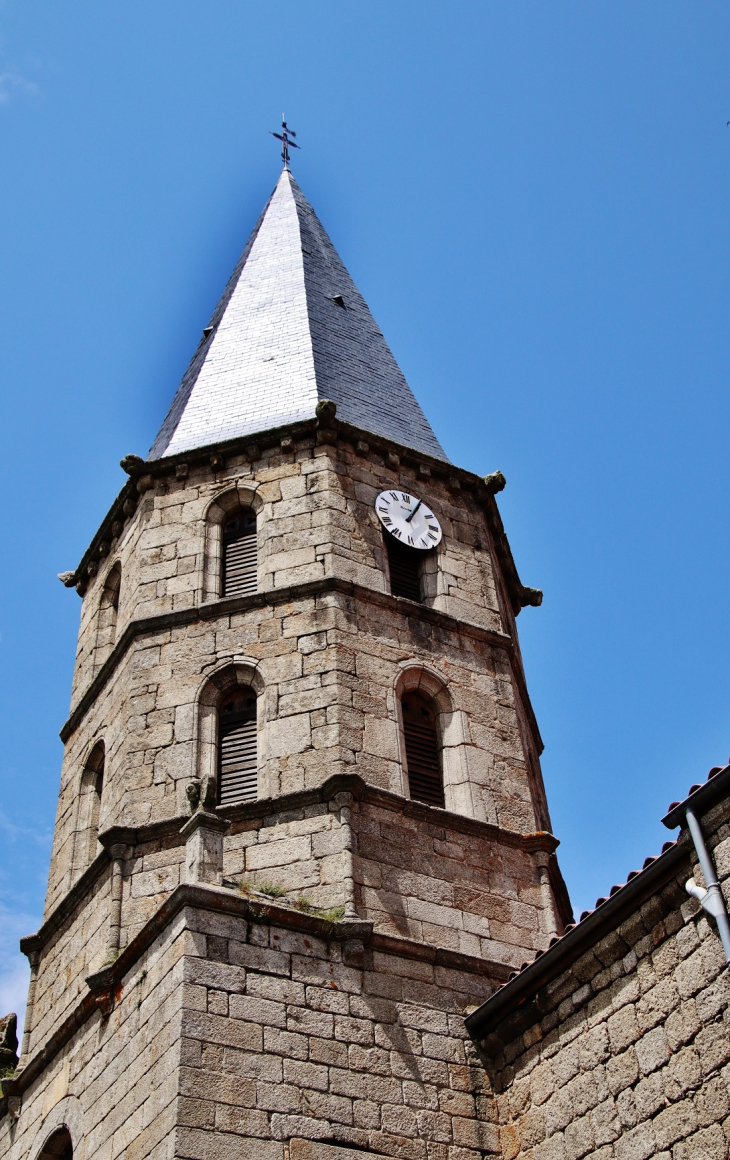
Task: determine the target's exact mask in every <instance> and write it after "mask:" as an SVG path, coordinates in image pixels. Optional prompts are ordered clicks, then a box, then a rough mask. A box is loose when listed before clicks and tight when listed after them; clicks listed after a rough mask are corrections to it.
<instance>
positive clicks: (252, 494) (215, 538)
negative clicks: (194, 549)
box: [203, 482, 264, 600]
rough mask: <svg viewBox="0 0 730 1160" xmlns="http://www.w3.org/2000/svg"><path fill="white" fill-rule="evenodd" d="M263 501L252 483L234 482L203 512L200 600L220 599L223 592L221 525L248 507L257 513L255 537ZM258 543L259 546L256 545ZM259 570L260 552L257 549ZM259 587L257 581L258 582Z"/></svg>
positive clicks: (258, 530)
mask: <svg viewBox="0 0 730 1160" xmlns="http://www.w3.org/2000/svg"><path fill="white" fill-rule="evenodd" d="M263 506H264V505H263V500H262V499H261V496H260V494H259V492H258V488H257V485H256V484H254V483H251V484H248V483H242V482H241V483H236V484H234V485H233V486H232V487H229V488H227V489H226V490H225V491H222V492H220V493H219V494H218V495H217V496H215V497H214V498H213V499H212V500H211V502H210V503H209V504H208V507H207V508H206V511H205V554H204V564H203V600H220V598H221V593H222V583H221V568H222V562H223V525H224V524H225V522H226V520H227V519H229V518H230V517H231V516H232V515H233V514H234V513H235V512H236V511H237V510H239V509H246V508H249V509H250V510H251V511H252V512H253V513H254V514H255V516H256V526H257V538H258V539H260V536H261V519H260V513H261V510H262V508H263ZM259 546H260V545H259ZM258 555H259V569H260V566H261V552H260V551H259V553H258ZM258 586H259V587H260V586H261V585H260V582H259V585H258Z"/></svg>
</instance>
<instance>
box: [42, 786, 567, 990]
mask: <svg viewBox="0 0 730 1160" xmlns="http://www.w3.org/2000/svg"><path fill="white" fill-rule="evenodd" d="M340 793H351V794H352V795H353V797H354V798H355V799H356V800H358V801H366V802H368V803H369V804H371V805H375V806H379V807H380V808H381V809H387V810H391V811H392V812H394V813H403V814H405V815H406V816H408V817H413V818H417V819H418V820H419V821H422V822H426V823H428V824H430V825H435V826H440V827H443V828H444V829H447V830H451V831H452V832H456V833H460V834H470V835H473V836H475V837H480V838H485V839H487V840H491V841H493V842H495V843H499V844H500V845H504V846H509V847H511V848H512V849H522V850H524V851H525V853H527V854H533V853H536V852H537V851H545V852H546V853H548V854H552V853H553V852H554V851H555V850H556V849H557V847H558V846H559V845H560V843H559V841H558V839H557V838H556V837H555V836H554V835H553V834H550V833H547V832H546V831H545V832H539V833H536V834H520V833H518V832H517V831H516V830H504V829H500V827H499V826H496V825H494V824H493V823H491V822H480V821H477V819H476V818H467V817H464V816H463V815H462V814H452V813H450V812H449V811H448V810H441V809H438V808H437V807H436V806H428V805H425V804H424V803H423V802H414V801H411V799H410V798H404V797H401V796H400V795H399V794H396V793H392V792H391V791H390V790H385V789H379V788H377V787H376V786H372V785H368V784H367V782H365V781H364V780H363V779H362V778H361V777H360V775H359V774H357V773H338V774H335V775H334V777H329V778H327V781H325V782H323V783H322V785H320V786H315V787H314V788H313V789H305V790H297V791H296V792H295V793H290V794H284V795H283V796H282V797H277V798H261V799H260V800H259V801H255V802H243V803H242V804H241V805H236V806H221V807H219V808H218V811H217V812H218V814H219V815H220V817H221V818H223V819H224V820H225V821H227V822H230V823H231V825H232V831H231V832H232V833H235V832H236V830H235V825H236V823H237V822H245V821H249V820H250V819H252V818H263V817H270V816H271V815H272V814H274V813H288V812H289V811H291V810H296V809H304V808H306V807H307V806H310V805H316V804H318V803H321V802H325V801H331V800H332V799H333V798H334V797H336V796H337V794H340ZM189 820H190V815H189V814H178V815H175V816H174V817H171V818H164V819H163V820H161V821H159V822H145V823H144V824H143V825H141V826H112V827H111V828H110V829H108V830H105V831H104V832H103V833H101V834H100V835H99V841H100V842H101V844H102V846H104V850H103V851H102V852H101V853H100V854H98V855H97V856H96V858H95V859H94V861H93V862H92V863H91V865H90V866H89V867H88V868H87V869H86V870H85V871H84V873H83V874H82V875H81V877H80V878H79V879H78V881H77V882H75V883H74V885H73V886H72V887H71V889H70V890H69V892H68V894H66V895H65V896H64V897H63V898H62V899H61V901H60V902H59V903H58V904H57V906H56V907H55V908H54V909H53V910H52V911H51V913H50V914H49V915H48V917H47V918H46V919H45V921H44V922H43V923H42V924H41V926H40V927H39V928H38V930H37V931H36V932H35V934H30V935H26V936H25V937H24V938H22V939H21V940H20V949H21V951H22V952H23V954H25V955H27V954H29V953H31V952H32V951H38V950H42V949H43V947H44V946H45V944H46V943H47V942H48V940H49V938H51V937H52V936H53V935H54V934H55V933H56V932H57V931H58V930H60V929H61V927H62V926H63V924H64V923H65V922H67V921H68V919H69V918H71V916H72V914H73V911H74V909H75V907H76V906H77V905H78V903H79V902H80V901H81V899H82V898H83V897H84V896H85V895H86V894H87V893H88V891H89V890H90V889H91V887H92V886H93V885H94V883H95V882H96V880H97V879H98V878H99V877H100V876H101V874H102V873H103V872H104V870H105V869H106V867H107V866H108V864H109V854H108V850H109V847H110V846H113V845H116V844H123V845H127V846H133V847H135V846H139V845H141V844H142V843H144V842H150V841H154V840H155V839H159V838H174V839H175V844H176V845H179V846H183V845H184V844H185V843H184V840H183V838H182V837H181V835H180V828H181V827H182V826H183V825H184V824H185V823H186V822H187V821H189ZM378 937H380V936H378ZM382 937H386V936H385V935H383V936H382ZM387 937H390V936H387ZM402 941H403V943H404V945H405V944H406V943H410V940H407V939H406V940H402ZM423 945H426V944H420V943H413V946H423ZM444 953H447V952H444ZM448 953H449V954H451V953H452V952H448ZM453 953H454V954H455V953H456V952H453ZM467 957H469V956H467ZM475 961H477V962H481V961H482V960H480V959H477V960H475ZM511 969H512V968H508V969H507V970H508V971H509V970H511ZM505 978H506V975H505Z"/></svg>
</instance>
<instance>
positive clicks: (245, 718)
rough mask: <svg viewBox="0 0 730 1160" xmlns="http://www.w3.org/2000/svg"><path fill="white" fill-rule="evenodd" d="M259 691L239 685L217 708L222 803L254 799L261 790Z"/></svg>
mask: <svg viewBox="0 0 730 1160" xmlns="http://www.w3.org/2000/svg"><path fill="white" fill-rule="evenodd" d="M257 767H258V754H257V743H256V694H255V692H254V690H253V689H250V688H247V687H246V686H245V685H244V686H239V687H237V688H234V689H232V690H231V691H230V692H227V693H225V695H224V696H223V698H222V700H221V702H220V705H219V708H218V801H219V803H220V805H222V806H232V805H235V804H236V803H237V802H247V801H253V800H254V799H255V798H256V796H257V793H258V768H257Z"/></svg>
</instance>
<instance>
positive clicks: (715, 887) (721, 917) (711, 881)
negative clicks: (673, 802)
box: [685, 809, 730, 963]
mask: <svg viewBox="0 0 730 1160" xmlns="http://www.w3.org/2000/svg"><path fill="white" fill-rule="evenodd" d="M685 816H686V818H687V825H688V827H689V832H690V834H691V835H692V841H693V842H694V846H695V850H696V851H697V857H698V858H699V862H700V867H701V869H702V873H703V874H704V876H705V882H706V883H707V890H703V889H702V887H701V886H698V885H697V883H696V882H695V880H694V878H690V879H689V881H688V882H686V883H685V890H686V891H687V893H688V894H691V895H692V897H693V898H696V899H697V900H698V902H699V904H700V906H701V907H702V909H703V910H706V911H707V913H708V914H711V915H712V917H713V918H714V919H715V922H716V923H717V929H718V932H719V934H720V939H721V940H722V949H723V950H724V952H725V961H726V962H727V963H730V919H728V914H727V907H726V906H725V896H724V895H723V893H722V890H721V889H720V883H719V882H718V880H717V871H716V870H715V866H714V863H713V861H712V858H711V857H710V852H709V850H708V849H707V846H706V845H705V838H704V834H703V833H702V827H701V826H700V823H699V821H698V820H697V818H696V817H695V814H694V813H693V811H692V810H690V809H686V810H685Z"/></svg>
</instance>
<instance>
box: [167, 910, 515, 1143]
mask: <svg viewBox="0 0 730 1160" xmlns="http://www.w3.org/2000/svg"><path fill="white" fill-rule="evenodd" d="M188 923H189V926H190V929H191V932H193V931H194V932H195V933H194V935H193V937H194V939H195V942H196V952H197V953H196V954H191V955H190V956H189V957H187V959H186V965H185V969H186V979H187V980H188V981H189V983H190V984H191V986H190V988H189V990H188V991H187V992H186V1009H185V1010H184V1012H183V1022H182V1035H183V1040H182V1058H181V1064H182V1067H181V1077H180V1078H181V1095H182V1098H181V1101H180V1108H179V1117H180V1118H179V1130H178V1137H177V1147H178V1152H177V1155H179V1156H185V1157H188V1158H190V1160H197V1158H200V1160H208V1158H209V1157H210V1158H211V1160H212V1157H214V1156H215V1157H217V1158H220V1160H228V1158H229V1157H230V1158H231V1160H233V1158H234V1157H235V1158H236V1160H238V1158H242V1157H247V1156H250V1157H252V1158H254V1157H255V1158H256V1160H283V1158H284V1157H285V1155H286V1152H285V1147H286V1145H288V1143H289V1141H290V1140H291V1138H292V1137H299V1138H301V1137H304V1138H307V1139H314V1140H326V1141H328V1142H332V1143H340V1144H346V1145H349V1146H350V1147H354V1148H358V1149H364V1150H371V1151H374V1152H378V1153H380V1154H382V1155H386V1156H397V1157H403V1158H404V1160H426V1158H427V1157H429V1156H432V1157H434V1158H438V1160H481V1153H482V1150H483V1149H484V1147H485V1146H487V1147H489V1146H491V1144H492V1143H493V1141H494V1139H495V1138H496V1133H495V1128H494V1126H493V1125H492V1124H490V1123H484V1122H482V1121H481V1119H480V1114H479V1113H480V1100H481V1094H482V1090H483V1086H484V1082H485V1076H484V1073H483V1070H482V1068H481V1066H480V1065H479V1063H478V1060H477V1058H476V1056H475V1054H474V1053H473V1051H472V1050H471V1048H470V1045H469V1042H468V1039H467V1040H466V1041H465V1037H464V1032H463V1013H464V1010H465V1009H466V1008H467V1007H469V1006H470V1005H471V1004H473V1003H474V1002H478V1001H479V999H480V997H481V996H483V995H484V994H485V993H487V992H488V990H489V985H488V984H487V982H486V980H484V979H482V978H480V977H478V976H473V975H469V974H467V973H465V972H464V973H460V972H456V971H452V970H446V969H443V968H438V967H434V966H433V965H432V964H430V963H419V962H414V961H413V960H406V959H399V958H396V957H394V956H386V955H380V954H378V953H377V952H375V953H373V954H372V957H367V956H366V959H365V961H364V962H363V963H362V965H358V966H348V965H346V963H345V962H344V961H343V952H342V949H341V946H340V944H337V943H331V942H330V943H327V942H325V941H323V940H321V939H319V938H316V937H314V936H312V935H307V934H301V933H298V932H294V931H290V930H286V929H282V928H280V927H275V926H268V925H266V924H260V925H255V924H251V925H249V926H248V928H247V929H246V930H243V929H241V926H240V924H238V923H236V922H235V921H232V920H231V919H230V918H227V917H224V916H216V915H213V914H211V913H206V912H203V911H200V910H198V911H195V912H188Z"/></svg>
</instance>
